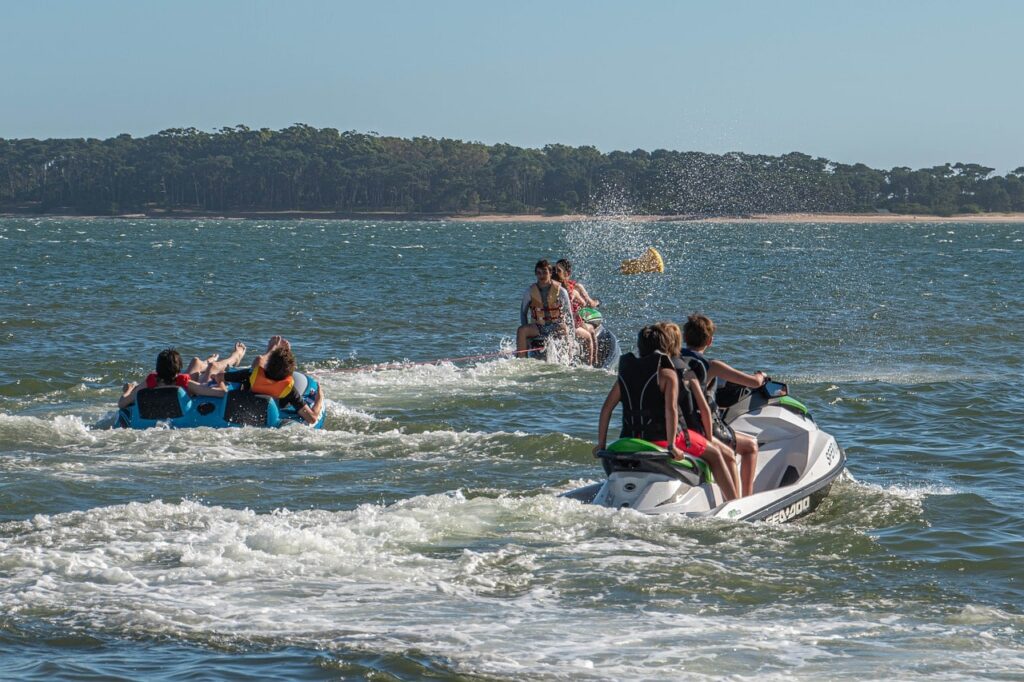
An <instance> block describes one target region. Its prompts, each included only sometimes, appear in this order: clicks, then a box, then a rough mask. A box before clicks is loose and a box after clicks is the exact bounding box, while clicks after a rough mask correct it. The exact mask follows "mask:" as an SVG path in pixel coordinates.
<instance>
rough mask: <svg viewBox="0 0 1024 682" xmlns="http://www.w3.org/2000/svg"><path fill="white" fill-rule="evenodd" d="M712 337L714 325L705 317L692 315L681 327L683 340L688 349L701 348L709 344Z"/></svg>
mask: <svg viewBox="0 0 1024 682" xmlns="http://www.w3.org/2000/svg"><path fill="white" fill-rule="evenodd" d="M714 335H715V323H714V322H712V321H711V318H710V317H708V316H707V315H701V314H700V313H694V314H693V315H690V317H688V318H687V319H686V324H684V325H683V339H684V340H685V341H686V345H687V346H689V347H690V348H703V347H704V346H706V345H708V344H709V343H711V337H712V336H714Z"/></svg>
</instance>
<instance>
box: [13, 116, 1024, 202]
mask: <svg viewBox="0 0 1024 682" xmlns="http://www.w3.org/2000/svg"><path fill="white" fill-rule="evenodd" d="M993 170H994V169H992V168H987V167H985V166H982V165H978V164H974V163H955V164H948V163H947V164H945V165H942V166H935V167H934V168H922V169H918V170H911V169H910V168H905V167H897V168H892V169H889V170H878V169H874V168H869V167H868V166H865V165H864V164H860V163H858V164H853V165H847V164H842V163H836V162H833V161H829V160H827V159H823V158H814V157H811V156H808V155H806V154H801V153H797V152H793V153H790V154H785V155H782V156H765V155H759V154H742V153H728V154H705V153H700V152H676V151H667V150H663V149H658V150H655V151H653V152H647V151H643V150H640V149H638V150H636V151H632V152H620V151H615V152H610V153H607V154H605V153H602V152H600V151H598V150H597V149H595V148H594V147H569V146H564V145H559V144H551V145H547V146H546V147H544V148H543V149H523V148H520V147H515V146H512V145H508V144H496V145H486V144H481V143H478V142H462V141H459V140H449V139H440V140H437V139H433V138H429V137H417V138H413V139H403V138H396V137H386V136H381V135H377V134H374V133H357V132H352V131H349V132H339V131H338V130H335V129H333V128H322V129H318V128H314V127H311V126H308V125H302V124H296V125H293V126H291V127H289V128H285V129H283V130H278V131H274V130H269V129H266V128H263V129H260V130H252V129H250V128H247V127H245V126H241V125H240V126H235V127H233V128H221V129H220V130H218V131H217V132H213V133H210V132H203V131H201V130H196V129H195V128H187V129H171V130H164V131H162V132H160V133H157V134H155V135H150V136H148V137H142V138H133V137H132V136H130V135H119V136H117V137H115V138H111V139H108V140H97V139H51V140H35V139H19V140H5V139H0V210H7V211H12V210H14V211H38V212H40V213H45V212H75V213H87V214H114V213H128V212H140V211H146V212H156V211H167V212H173V211H179V212H188V211H210V212H219V211H223V212H247V211H252V212H258V211H335V212H339V213H359V212H392V213H403V214H406V213H415V214H476V213H486V212H503V213H536V212H540V211H543V212H546V213H555V214H559V213H603V212H610V211H611V212H629V213H638V214H644V213H647V214H685V215H691V216H710V215H744V214H751V213H786V212H803V211H814V212H868V211H878V210H889V211H892V212H898V213H930V214H939V215H949V214H954V213H980V212H986V211H1024V166H1022V167H1020V168H1017V169H1016V170H1014V171H1012V172H1010V173H1007V174H1006V175H1005V176H996V175H993Z"/></svg>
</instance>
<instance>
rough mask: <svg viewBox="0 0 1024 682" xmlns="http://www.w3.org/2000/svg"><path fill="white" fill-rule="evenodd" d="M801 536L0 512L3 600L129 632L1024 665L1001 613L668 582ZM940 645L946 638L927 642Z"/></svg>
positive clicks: (135, 510) (449, 651) (631, 518)
mask: <svg viewBox="0 0 1024 682" xmlns="http://www.w3.org/2000/svg"><path fill="white" fill-rule="evenodd" d="M694 530H696V531H697V532H698V534H697V535H696V536H695V535H693V534H692V532H691V531H694ZM807 532H809V530H808V529H799V528H791V529H782V528H775V527H772V528H768V529H765V528H754V527H753V526H736V525H730V524H721V523H715V522H707V521H694V520H686V519H679V518H668V517H663V518H654V517H646V516H643V515H640V514H632V513H619V512H614V511H612V510H604V509H595V508H592V507H586V506H584V505H579V504H577V503H574V502H571V501H569V500H564V499H557V498H553V497H548V496H538V497H531V498H507V497H504V498H497V499H492V498H473V499H467V498H466V497H465V496H463V495H461V494H459V493H452V494H448V495H432V496H426V497H418V498H413V499H409V500H405V501H403V502H401V503H399V504H395V505H392V506H390V507H383V506H376V505H363V506H360V507H358V508H357V509H354V510H351V511H340V512H327V511H319V510H311V511H301V512H290V511H279V512H275V513H271V514H257V513H254V512H252V511H250V510H233V509H225V508H222V507H213V506H204V505H202V504H199V503H197V502H192V501H186V502H182V503H180V504H168V503H164V502H159V501H157V502H150V503H148V504H137V503H133V504H127V505H118V506H112V507H103V508H97V509H91V510H88V511H83V512H73V513H69V514H59V515H53V516H37V517H35V518H33V519H30V520H26V521H22V522H14V523H5V524H0V569H2V570H0V607H2V608H3V610H4V612H5V613H7V614H8V615H9V616H11V617H13V618H16V619H17V618H19V617H21V614H26V615H27V614H31V616H30V617H31V618H34V619H39V618H43V619H44V620H50V621H53V622H58V623H61V624H63V625H65V626H71V627H84V628H88V629H95V630H99V631H101V632H110V633H114V634H116V635H121V636H132V637H136V636H139V635H144V636H153V637H164V636H166V637H172V638H178V639H188V640H194V639H198V640H200V641H210V640H214V641H223V640H224V639H225V638H226V639H227V640H228V641H231V640H233V639H237V640H239V641H242V642H244V641H248V640H250V639H251V638H261V639H264V638H266V639H270V640H272V641H276V642H279V643H281V644H285V645H299V646H308V647H315V648H318V649H323V650H326V651H328V652H329V651H331V650H332V649H334V648H336V647H341V648H343V649H344V650H345V651H351V650H352V649H357V650H358V649H366V650H368V651H371V652H374V653H380V652H382V651H385V652H388V651H390V652H392V653H395V654H399V655H401V654H403V653H404V652H406V651H408V650H409V649H417V650H420V651H423V652H425V653H426V654H427V655H430V656H440V657H444V658H445V659H446V660H448V661H450V662H451V664H452V665H453V666H455V667H456V669H457V670H459V671H461V672H466V673H476V674H485V675H487V674H492V675H516V676H521V677H548V676H557V677H566V676H580V675H582V676H589V675H593V676H595V677H599V678H602V679H609V678H615V679H619V678H628V679H664V678H665V677H666V676H668V677H673V676H679V675H683V676H686V677H692V676H704V675H707V676H728V675H736V674H741V673H743V672H744V671H746V672H747V673H749V671H750V670H751V667H750V662H751V661H756V662H757V665H756V668H757V669H758V674H759V677H761V676H771V675H773V674H777V675H782V674H783V673H787V674H788V673H796V674H799V675H802V676H813V675H814V674H815V673H817V674H819V675H824V676H828V675H829V674H830V671H833V672H834V668H832V667H830V666H833V665H834V659H835V658H836V657H837V656H843V665H844V668H843V669H844V670H846V671H848V672H850V673H851V674H856V672H857V671H859V672H860V673H861V674H864V675H867V676H871V675H872V674H878V672H879V668H877V667H875V666H877V665H878V660H877V659H874V658H872V657H868V658H867V659H866V660H865V661H864V663H863V665H864V667H858V666H859V665H860V664H858V663H857V661H856V660H851V659H849V658H846V657H845V656H844V655H843V654H841V653H837V650H841V649H842V648H843V647H846V646H849V643H850V642H859V644H857V646H870V645H871V643H873V642H874V643H878V642H882V641H885V642H888V641H891V640H894V639H898V640H900V646H901V648H902V649H903V650H904V651H908V652H912V651H918V652H924V651H928V652H929V655H930V659H931V660H932V661H933V662H934V661H940V660H941V661H946V662H952V663H956V664H958V665H972V664H973V665H979V664H981V663H983V662H985V664H986V665H987V667H986V669H987V670H989V671H990V672H992V671H993V670H1004V668H1003V667H1000V666H1001V665H1003V664H1001V663H999V662H993V661H991V660H986V657H987V656H989V654H990V653H991V652H992V651H993V650H994V649H997V648H1003V649H1005V648H1009V649H1011V651H1009V652H1008V653H1009V654H1010V656H1008V657H1007V659H1005V660H1007V661H1012V660H1016V659H1017V658H1019V657H1020V652H1019V651H1017V650H1016V648H1015V647H1014V646H1013V642H1012V637H1010V638H1009V639H1008V637H1007V636H1006V635H1005V634H1002V633H1001V631H1000V630H999V628H1000V627H1003V626H1005V625H1006V624H1007V619H1006V618H1004V617H1003V616H1002V614H999V613H995V612H988V611H977V612H976V611H970V610H965V613H964V614H962V615H960V616H957V615H954V616H953V617H952V618H950V619H948V621H947V622H945V623H943V622H936V621H934V620H931V621H927V620H925V621H923V620H921V619H920V618H918V617H916V616H915V615H914V611H913V610H910V611H909V612H908V611H906V609H902V608H900V607H901V606H902V605H901V604H899V603H894V604H892V606H891V608H889V607H885V608H886V609H887V610H883V611H880V609H881V608H883V606H879V605H877V604H876V605H872V611H870V612H861V611H859V610H858V607H857V606H854V607H850V606H842V605H836V604H834V603H832V602H833V600H832V599H831V597H830V596H828V595H823V599H824V601H822V602H820V603H817V602H815V603H810V604H808V603H802V604H800V605H792V604H779V605H778V606H775V605H770V606H764V607H761V608H754V609H745V610H743V611H742V612H741V613H735V614H734V613H731V612H729V611H727V610H726V611H723V610H721V609H719V608H718V607H717V606H716V601H715V600H714V599H710V600H706V599H695V598H694V597H695V594H694V593H693V592H689V591H687V592H680V591H678V590H677V589H675V588H668V587H667V585H690V586H691V587H692V588H693V589H696V590H698V592H697V594H699V590H700V589H701V586H702V585H704V586H707V585H708V584H709V583H708V581H719V580H727V579H728V577H727V575H728V574H727V573H723V571H727V570H728V569H729V567H728V566H727V565H723V563H722V559H723V554H722V553H723V552H727V553H737V552H738V553H739V554H734V558H735V559H737V560H739V561H740V562H741V563H743V565H744V566H745V573H748V574H751V575H754V574H757V573H758V572H759V571H761V572H767V573H764V575H763V576H762V577H764V578H766V579H767V578H770V577H772V575H773V573H772V571H773V569H772V567H771V566H770V565H766V566H759V564H758V562H756V561H755V557H759V556H760V557H763V556H764V555H765V553H766V552H777V553H779V554H784V552H785V551H786V550H787V546H786V543H788V542H790V540H788V539H787V538H793V537H799V535H798V534H800V533H807ZM737 534H738V536H737ZM707 535H710V536H711V537H710V538H707V537H705V539H704V540H701V538H702V537H704V536H707ZM727 537H728V538H730V539H731V542H730V543H729V544H728V545H722V544H721V540H723V539H725V538H727ZM779 543H782V545H781V546H779ZM726 547H728V549H726ZM788 549H792V548H791V547H790V548H788ZM748 553H749V560H750V563H746V562H745V561H744V559H743V557H744V556H746V555H747V554H748ZM770 563H771V562H769V564H770ZM645 575H649V576H652V580H651V581H650V583H649V584H647V583H645V582H644V579H643V576H645ZM666 575H671V576H673V579H672V580H671V581H670V582H666ZM718 576H720V577H718ZM775 579H776V580H777V576H775ZM745 580H746V578H745V579H744V580H743V581H739V582H737V583H736V589H742V586H743V584H744V582H745ZM711 584H713V583H711ZM659 586H660V587H659ZM609 588H613V589H616V590H619V591H620V592H621V591H625V592H627V593H628V592H637V598H636V599H629V598H624V597H622V596H621V594H620V595H618V596H614V595H613V593H612V592H610V591H609ZM665 590H667V591H665ZM641 595H642V597H641ZM687 595H688V596H687ZM41 614H47V615H41ZM27 617H29V616H27ZM981 635H987V638H986V637H985V636H981ZM933 640H941V641H944V642H946V644H945V645H944V646H943V648H942V649H941V650H934V649H933V647H932V645H931V642H932V641H933ZM961 640H963V643H962V644H958V642H960V641H961ZM889 660H892V659H889ZM899 664H900V662H899V661H898V659H897V662H896V669H897V670H898V669H899ZM1006 665H1009V663H1008V662H1007V663H1006ZM993 666H995V667H993Z"/></svg>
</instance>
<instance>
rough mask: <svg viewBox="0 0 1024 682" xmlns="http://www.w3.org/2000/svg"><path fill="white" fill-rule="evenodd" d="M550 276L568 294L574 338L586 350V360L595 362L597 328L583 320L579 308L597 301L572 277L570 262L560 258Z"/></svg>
mask: <svg viewBox="0 0 1024 682" xmlns="http://www.w3.org/2000/svg"><path fill="white" fill-rule="evenodd" d="M552 278H553V279H554V280H555V281H556V282H558V283H559V284H561V285H562V286H563V287H565V290H566V291H567V292H568V294H569V304H570V305H571V306H572V320H573V324H574V325H575V329H576V338H578V339H579V340H580V343H582V345H583V348H584V350H586V352H587V362H588V363H589V364H591V365H596V364H597V330H596V329H595V328H594V327H593V326H592V325H589V324H587V323H586V322H584V321H583V318H582V317H580V308H585V307H591V308H592V307H594V306H596V305H597V304H598V303H599V302H598V301H595V300H594V299H592V298H590V296H588V295H587V290H586V289H584V288H583V285H582V284H580V283H579V282H577V281H576V280H574V279H572V263H570V262H569V261H568V260H566V259H565V258H562V259H561V260H559V261H558V262H557V263H555V271H554V274H553V275H552Z"/></svg>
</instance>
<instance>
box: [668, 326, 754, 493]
mask: <svg viewBox="0 0 1024 682" xmlns="http://www.w3.org/2000/svg"><path fill="white" fill-rule="evenodd" d="M683 337H684V340H685V341H686V348H684V349H683V350H682V353H681V354H680V356H681V358H682V359H683V360H684V361H687V362H689V363H690V366H691V367H694V368H695V369H697V370H698V374H700V371H701V370H703V373H704V375H705V379H704V391H705V393H706V394H707V395H710V396H711V400H708V402H709V403H710V402H713V400H714V390H715V383H716V382H717V380H718V379H723V380H725V381H731V382H732V383H734V384H739V385H740V386H746V387H748V388H757V387H759V386H762V385H764V382H765V381H766V380H767V376H766V375H765V373H764V372H761V371H757V372H754V373H753V374H747V373H745V372H741V371H739V370H738V369H733V368H732V367H730V366H729V365H727V364H725V363H724V362H722V361H721V360H711V359H710V358H707V357H705V356H704V352H705V351H706V350H707V349H708V348H710V347H711V343H712V342H713V341H714V340H715V323H714V322H712V321H711V318H709V317H707V316H706V315H701V314H699V313H694V314H693V315H690V317H689V318H688V319H687V320H686V324H684V325H683ZM715 412H716V414H717V410H715ZM713 433H714V434H715V436H716V437H717V438H718V439H720V440H721V441H723V442H724V443H725V445H727V446H728V447H731V448H732V449H734V450H735V451H736V454H738V455H739V456H740V459H741V466H740V469H741V471H740V472H738V473H739V480H740V481H741V482H742V485H741V489H742V493H743V495H744V496H746V495H750V494H751V493H752V492H754V474H755V473H756V472H757V439H756V438H754V437H753V436H748V435H747V434H745V433H738V432H736V431H734V430H733V429H732V428H731V427H729V426H726V425H725V424H724V423H722V422H720V421H718V422H716V423H715V424H714V431H713ZM735 466H736V465H735V458H734V459H733V467H734V468H735Z"/></svg>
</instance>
